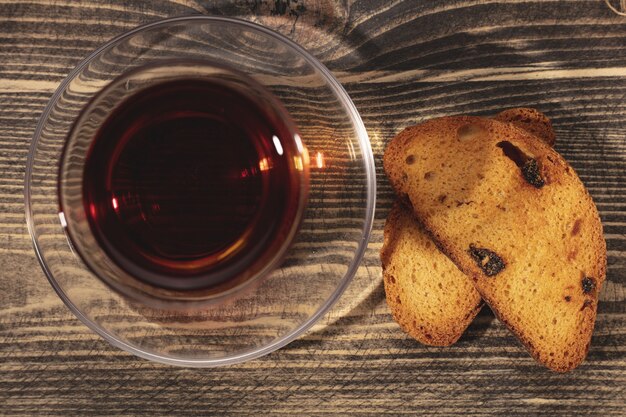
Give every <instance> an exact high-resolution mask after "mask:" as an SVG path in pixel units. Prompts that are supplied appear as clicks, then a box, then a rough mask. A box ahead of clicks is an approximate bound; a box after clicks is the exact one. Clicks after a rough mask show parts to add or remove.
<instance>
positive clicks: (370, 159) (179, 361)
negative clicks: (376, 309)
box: [24, 15, 376, 367]
mask: <svg viewBox="0 0 626 417" xmlns="http://www.w3.org/2000/svg"><path fill="white" fill-rule="evenodd" d="M202 21H205V22H215V23H226V24H233V25H240V26H242V27H244V28H245V27H247V28H250V29H252V30H256V31H259V32H261V33H263V34H265V35H268V36H269V37H272V38H274V39H276V40H277V41H278V42H281V43H283V44H286V45H287V46H289V47H290V48H292V49H294V50H295V51H296V52H297V53H298V54H300V55H301V57H302V58H303V59H304V60H305V61H306V62H307V63H308V64H309V65H311V66H312V67H314V68H315V69H316V70H317V71H319V72H320V73H321V74H322V75H323V77H324V79H325V81H326V82H328V83H329V85H330V86H331V87H332V89H333V90H334V91H335V93H336V94H337V96H338V98H339V99H340V100H341V102H342V104H343V106H344V108H345V110H346V111H347V113H348V114H349V116H350V120H351V122H352V123H353V126H354V129H355V131H356V138H357V140H358V142H359V145H360V148H361V152H362V159H363V166H364V170H365V178H366V185H367V186H366V190H365V193H366V207H365V218H364V222H363V227H362V237H361V240H360V242H359V244H358V247H357V249H356V251H355V255H354V257H353V258H352V260H351V262H350V265H348V268H347V271H346V273H345V274H344V276H343V278H342V279H341V281H340V282H339V284H338V285H337V288H336V289H335V291H334V293H333V294H332V296H331V297H329V298H328V299H327V300H325V301H324V303H322V304H321V305H320V306H319V307H318V309H317V310H316V311H315V312H314V313H313V314H312V315H311V316H310V317H309V318H308V319H307V320H306V321H305V322H304V323H302V324H301V325H300V326H298V327H296V328H294V329H293V330H291V331H290V332H288V333H286V334H285V335H282V336H281V337H279V338H277V339H276V340H274V341H273V342H271V343H269V344H267V345H265V346H262V347H260V348H255V349H252V350H248V351H245V352H242V353H238V354H236V355H233V356H229V357H226V358H218V359H195V360H191V359H183V358H176V357H170V356H165V355H160V354H156V353H152V352H148V351H145V350H143V349H141V348H138V347H137V346H134V345H132V344H130V343H127V342H125V341H123V340H120V339H119V338H118V337H116V336H115V335H114V334H113V333H111V332H110V331H108V330H106V329H104V328H102V327H101V326H99V325H98V324H97V323H95V322H94V321H92V320H91V319H90V318H89V317H87V316H86V315H85V314H84V313H83V312H82V311H81V310H80V309H79V308H78V307H77V306H76V305H75V304H74V303H73V302H72V300H71V299H70V297H69V296H68V295H67V294H66V293H65V291H64V290H63V288H61V286H60V284H59V283H58V282H57V281H56V279H55V278H54V276H53V274H52V271H51V270H50V269H49V268H48V266H47V263H46V259H45V257H44V254H43V250H42V248H41V247H40V245H39V243H38V240H37V233H36V231H35V225H34V220H33V217H34V215H33V208H32V204H31V186H30V184H31V176H32V169H33V162H34V157H35V153H36V150H37V143H38V140H37V138H39V137H40V136H41V133H42V131H43V127H44V125H45V122H46V120H47V119H48V118H49V116H50V113H51V111H52V107H53V105H54V103H55V102H56V101H57V100H58V99H59V97H60V96H61V94H62V93H63V91H64V90H65V88H66V87H67V86H68V85H69V83H70V82H71V81H72V80H73V79H74V78H75V77H76V76H77V75H78V74H79V73H80V72H81V71H82V70H83V69H84V68H85V67H86V66H87V65H88V64H89V63H90V62H91V61H92V60H93V59H94V58H95V57H96V56H98V55H99V54H101V53H102V52H104V51H106V50H107V49H109V48H111V47H112V46H114V45H115V44H117V43H119V42H120V41H123V40H124V39H126V38H129V37H131V36H133V35H136V34H137V33H140V32H142V31H146V30H148V29H152V28H155V27H159V26H166V25H169V24H173V23H185V22H190V23H191V22H202ZM24 201H25V206H26V210H25V217H26V225H27V229H28V232H29V234H30V236H31V240H32V242H33V248H34V250H35V254H36V256H37V260H38V261H39V264H40V265H41V268H42V270H43V271H44V273H45V275H46V278H47V279H48V281H49V282H50V284H51V285H52V287H53V289H54V290H55V292H56V293H57V295H58V296H59V298H61V300H62V301H63V303H64V304H65V305H66V306H67V307H68V308H69V309H70V310H71V311H72V313H73V314H74V315H75V316H76V317H77V318H78V319H79V320H80V321H82V322H83V324H85V325H86V326H87V327H88V328H90V329H91V330H92V331H94V332H95V333H96V334H98V335H99V336H101V337H102V338H103V339H105V340H106V341H107V342H109V343H110V344H111V345H113V346H115V347H117V348H120V349H122V350H125V351H127V352H129V353H131V354H133V355H135V356H138V357H141V358H144V359H147V360H151V361H155V362H160V363H163V364H168V365H176V366H186V367H215V366H223V365H232V364H236V363H241V362H245V361H248V360H252V359H256V358H259V357H261V356H264V355H266V354H268V353H271V352H273V351H275V350H277V349H280V348H281V347H283V346H285V345H287V344H288V343H290V342H291V341H293V340H294V339H296V338H297V337H298V336H300V335H301V334H303V333H304V332H306V331H307V330H308V329H310V328H311V327H312V326H313V325H314V324H315V323H316V322H317V321H318V320H319V319H320V318H321V317H322V315H324V314H325V313H326V312H327V311H328V310H329V309H330V307H331V306H332V305H333V304H334V303H335V302H336V301H337V300H338V299H339V297H340V296H341V295H342V293H343V292H344V291H345V289H346V288H347V286H348V284H349V283H350V281H351V280H352V278H353V277H354V275H355V274H356V272H357V269H358V267H359V264H360V262H361V260H362V258H363V255H364V253H365V250H366V248H367V243H368V241H369V236H370V233H371V230H372V226H373V222H374V210H375V205H376V172H375V166H374V156H373V152H372V148H371V145H370V142H369V137H368V135H367V131H366V129H365V126H364V124H363V121H362V119H361V117H360V115H359V113H358V111H357V109H356V107H355V105H354V103H353V102H352V100H351V99H350V97H349V95H348V94H347V92H346V91H345V89H344V88H343V86H342V85H341V84H340V83H339V82H338V81H337V80H336V79H335V77H334V76H333V75H332V73H331V72H330V70H328V69H327V68H326V67H325V66H324V65H323V64H322V63H321V62H319V61H318V60H317V59H316V58H315V57H313V56H312V55H311V54H310V53H309V52H307V51H306V50H305V49H304V48H303V47H301V46H300V45H298V44H297V43H295V42H294V41H292V40H291V39H289V38H287V37H285V36H283V35H281V34H280V33H278V32H276V31H274V30H272V29H269V28H267V27H265V26H262V25H260V24H258V23H254V22H250V21H247V20H243V19H238V18H231V17H221V16H220V17H217V16H203V15H198V16H181V17H174V18H168V19H162V20H158V21H155V22H151V23H148V24H144V25H141V26H138V27H136V28H134V29H131V30H129V31H127V32H124V33H122V34H120V35H118V36H116V37H114V38H112V39H111V40H109V41H108V42H106V43H105V44H103V45H101V46H100V47H98V48H97V49H96V50H94V51H93V52H92V53H91V54H89V55H88V56H87V57H85V58H84V59H83V60H81V61H80V63H79V64H78V65H77V66H76V67H75V68H74V69H73V70H72V71H71V72H70V73H69V74H68V75H67V76H66V77H65V79H64V80H63V81H62V82H61V83H60V84H59V86H58V87H57V89H56V90H55V92H54V94H53V95H52V96H51V98H50V100H49V102H48V104H47V105H46V108H45V109H44V111H43V112H42V114H41V116H40V118H39V121H38V123H37V126H36V128H35V132H34V134H33V141H32V143H31V146H30V149H29V153H28V157H27V165H26V174H25V184H24Z"/></svg>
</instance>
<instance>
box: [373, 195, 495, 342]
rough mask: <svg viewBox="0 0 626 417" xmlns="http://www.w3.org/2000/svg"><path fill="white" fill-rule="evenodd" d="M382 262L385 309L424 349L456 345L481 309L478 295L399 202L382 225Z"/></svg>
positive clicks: (469, 282)
mask: <svg viewBox="0 0 626 417" xmlns="http://www.w3.org/2000/svg"><path fill="white" fill-rule="evenodd" d="M380 258H381V261H382V265H383V280H384V283H385V294H386V296H387V305H388V306H389V308H390V310H391V313H392V315H393V318H394V320H395V321H396V322H397V323H398V324H399V325H400V327H402V329H403V330H404V331H405V332H407V333H408V334H409V335H411V336H412V337H413V338H415V339H417V340H418V341H419V342H421V343H424V344H427V345H433V346H448V345H451V344H453V343H454V342H456V341H457V340H458V339H459V337H461V335H462V334H463V332H464V331H465V329H466V328H467V326H468V325H469V324H470V323H471V321H472V320H473V319H474V317H475V316H476V314H478V312H479V311H480V308H481V307H482V305H483V302H482V299H481V298H480V294H479V293H478V291H476V290H475V289H474V286H473V284H472V282H471V280H470V279H469V278H468V277H467V276H466V275H465V274H463V273H462V272H461V271H460V270H459V269H458V268H457V267H456V265H455V264H454V263H453V262H452V261H451V260H450V259H449V258H448V257H447V256H446V255H444V254H443V253H442V252H441V251H440V250H439V249H438V248H437V246H436V245H435V244H434V243H433V241H432V240H431V239H430V237H429V236H428V234H427V233H426V232H425V231H424V229H423V228H422V227H421V226H420V224H419V223H418V222H417V220H415V217H414V216H413V213H412V212H411V210H409V209H407V208H405V207H403V206H402V204H401V203H399V202H397V201H396V203H395V204H394V206H393V208H392V209H391V212H390V213H389V216H388V217H387V221H386V223H385V231H384V243H383V247H382V249H381V252H380Z"/></svg>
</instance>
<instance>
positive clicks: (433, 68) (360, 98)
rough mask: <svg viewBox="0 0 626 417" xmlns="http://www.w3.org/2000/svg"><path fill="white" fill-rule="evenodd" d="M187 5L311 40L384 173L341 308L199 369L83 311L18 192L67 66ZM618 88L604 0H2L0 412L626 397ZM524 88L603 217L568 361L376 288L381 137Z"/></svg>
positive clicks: (347, 407)
mask: <svg viewBox="0 0 626 417" xmlns="http://www.w3.org/2000/svg"><path fill="white" fill-rule="evenodd" d="M192 13H193V14H198V13H202V14H215V15H228V16H240V17H244V18H248V19H252V20H255V21H258V22H261V23H263V24H266V25H268V26H270V27H273V28H275V29H277V30H279V31H280V32H282V33H284V34H287V35H288V36H290V37H291V38H293V39H294V40H296V41H297V42H300V43H301V44H302V45H304V46H305V47H307V48H309V49H310V50H311V51H312V52H313V53H314V54H315V55H316V56H317V57H318V58H319V59H320V60H321V61H323V62H324V63H325V64H326V65H327V66H328V67H329V68H330V69H331V70H332V71H333V72H334V73H335V74H336V75H337V76H338V78H339V79H340V81H342V82H343V83H344V85H345V87H346V89H347V90H348V92H349V93H350V95H351V96H352V98H353V100H354V102H355V104H356V106H357V107H358V109H359V111H360V112H361V115H362V117H363V119H364V121H365V124H366V126H367V128H368V131H369V133H370V136H371V140H372V147H373V150H374V154H375V156H376V163H377V165H378V166H377V169H378V180H379V194H378V197H379V201H378V204H377V213H376V221H375V224H374V231H373V235H372V239H371V242H370V245H369V249H368V251H367V254H366V257H365V259H364V261H363V264H362V268H361V269H360V270H359V273H358V274H357V277H356V278H355V280H354V282H353V283H352V284H351V285H350V287H349V289H348V291H347V292H346V294H345V295H344V297H343V298H342V299H341V301H340V302H339V303H338V304H337V305H336V306H335V307H334V308H333V309H332V311H331V312H330V313H329V314H327V315H326V316H325V317H324V318H323V319H322V320H321V322H320V323H319V324H318V325H317V326H316V327H315V328H314V329H313V330H312V331H310V332H309V333H307V335H306V336H304V337H302V338H301V339H299V340H297V341H295V342H293V343H291V344H290V345H288V346H287V347H286V348H284V349H281V350H279V351H277V352H275V353H272V354H270V355H268V356H266V357H264V358H262V359H259V360H255V361H252V362H249V363H245V364H241V365H238V366H232V367H228V368H218V369H204V370H198V369H182V368H173V367H169V366H165V365H160V364H155V363H151V362H148V361H145V360H142V359H138V358H135V357H133V356H131V355H130V354H127V353H125V352H123V351H120V350H118V349H116V348H114V347H112V346H110V345H109V344H107V343H106V342H105V341H103V340H102V339H101V338H100V337H98V336H96V335H95V334H94V333H93V332H91V331H90V330H89V329H88V328H87V327H85V326H84V325H83V324H82V323H81V322H79V320H77V319H76V318H75V317H74V316H73V315H72V314H71V313H70V311H69V310H68V309H67V308H66V307H65V306H64V305H63V303H62V302H61V301H60V300H59V298H58V297H57V296H56V294H55V293H54V291H53V290H52V288H51V287H50V285H49V284H48V283H47V281H46V279H45V276H44V274H43V273H42V271H41V269H40V267H39V265H38V263H37V260H36V258H35V255H34V252H33V249H32V246H31V241H30V237H29V235H28V232H27V230H26V226H25V219H24V204H23V177H24V170H25V162H26V156H27V153H28V148H29V144H30V141H31V136H32V134H33V130H34V128H35V124H36V122H37V120H38V117H39V115H40V114H41V112H42V110H43V108H44V106H45V105H46V102H47V101H48V99H49V98H50V96H51V94H52V92H53V91H54V90H55V88H56V87H57V86H58V84H59V83H60V82H61V80H62V79H63V78H64V77H65V75H66V74H67V73H68V72H69V71H70V70H71V69H72V68H73V67H74V66H75V65H76V64H77V63H78V62H79V60H80V59H82V58H83V57H84V56H85V55H87V54H88V53H89V52H90V51H92V50H93V49H95V48H96V47H97V46H98V45H100V44H102V43H103V42H105V41H106V40H108V39H109V38H111V37H113V36H115V35H117V34H120V33H122V32H124V31H126V30H128V29H130V28H132V27H134V26H137V25H139V24H142V23H146V22H150V21H154V20H157V19H160V18H164V17H169V16H176V15H184V14H192ZM625 94H626V17H620V16H618V15H616V14H615V13H613V12H612V11H610V10H609V8H608V7H607V6H606V5H605V4H604V3H603V2H602V1H599V0H598V1H583V2H577V1H564V2H558V1H550V2H547V1H531V2H520V1H511V2H474V1H467V2H466V1H445V2H421V1H414V0H404V1H403V0H396V1H376V0H346V1H342V2H333V1H331V0H276V1H270V0H238V1H221V0H216V1H208V0H206V1H193V0H171V1H155V2H151V1H136V2H121V1H120V2H113V1H102V2H87V1H83V2H75V1H69V0H55V1H38V0H33V1H25V2H18V1H2V2H0V119H1V124H0V167H1V169H2V176H1V177H0V414H2V415H25V416H26V415H29V416H30V415H39V414H41V415H59V416H68V415H106V416H110V415H199V416H200V415H202V416H204V415H242V414H253V415H263V414H270V415H279V414H290V413H293V414H300V415H329V414H335V415H380V414H383V413H388V414H392V415H399V414H414V413H415V414H417V413H424V414H429V415H430V414H462V415H479V414H495V415H504V414H506V415H538V414H545V415H551V416H554V415H563V416H570V415H575V414H580V415H603V416H610V415H611V416H617V415H626V391H625V386H626V346H625V345H626V104H625V101H624V97H625ZM514 106H533V107H537V108H539V109H540V110H542V111H544V112H545V113H547V114H548V115H549V117H550V118H551V119H552V121H553V123H554V127H555V129H556V132H557V135H558V145H557V149H558V150H559V151H560V152H561V153H562V154H563V155H564V156H565V158H566V159H567V160H568V161H569V162H570V163H571V164H572V165H573V166H574V167H575V168H576V170H577V171H578V173H579V175H580V177H581V178H582V180H583V181H584V182H585V184H586V185H587V186H588V188H589V191H590V192H591V194H592V196H593V198H594V199H595V201H596V203H597V205H598V208H599V210H600V213H601V216H602V219H603V222H604V228H605V235H606V240H607V244H608V254H609V258H608V276H607V281H606V284H605V285H604V288H603V289H602V293H601V296H600V298H601V303H600V305H599V308H598V310H599V315H598V319H597V324H596V330H595V333H594V337H593V341H592V345H591V350H590V352H589V356H588V358H587V360H586V362H585V363H584V364H583V365H582V366H580V368H578V369H577V370H575V371H573V372H571V373H569V374H565V375H561V374H556V373H552V372H550V371H548V370H546V369H544V368H542V367H540V366H538V365H536V364H535V362H534V361H533V360H532V359H531V358H530V357H529V356H528V355H527V354H526V352H525V351H524V350H523V348H522V347H521V345H520V344H519V343H518V342H517V341H516V340H515V338H514V337H513V336H511V334H510V333H509V332H508V331H507V330H506V329H505V328H504V326H503V325H502V324H501V323H499V322H498V321H497V320H494V318H493V316H492V314H491V313H490V312H489V311H487V309H485V310H484V311H483V312H481V314H480V315H479V316H478V317H477V318H476V320H475V321H474V323H473V324H472V325H471V326H470V328H469V329H468V330H467V332H466V334H465V335H464V336H463V338H462V339H461V340H460V341H459V342H458V343H457V344H456V345H455V346H453V347H450V348H433V347H426V346H422V345H420V344H418V343H417V342H415V341H413V340H412V339H410V338H409V337H407V336H406V335H405V334H404V333H403V332H402V331H401V330H400V329H399V327H398V326H397V325H396V324H395V323H394V322H393V320H392V319H391V316H390V314H389V311H388V308H387V306H386V304H385V302H384V292H383V287H382V279H381V268H380V262H379V259H378V251H379V249H380V246H381V241H382V227H383V223H384V219H385V217H386V214H387V212H388V210H389V207H390V205H391V201H392V192H391V189H390V187H389V185H388V183H387V182H386V180H385V178H384V176H383V175H382V170H381V166H382V164H381V158H382V154H383V149H384V146H385V144H386V143H387V142H388V141H389V140H390V139H391V137H393V135H394V134H395V133H396V132H398V131H399V130H400V129H402V128H403V127H405V126H407V125H409V124H412V123H414V122H417V121H421V120H424V119H427V118H430V117H435V116H442V115H450V114H457V113H468V114H485V115H488V114H494V113H495V112H497V111H498V110H500V109H503V108H507V107H514Z"/></svg>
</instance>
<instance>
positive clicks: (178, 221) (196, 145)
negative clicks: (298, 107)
mask: <svg viewBox="0 0 626 417" xmlns="http://www.w3.org/2000/svg"><path fill="white" fill-rule="evenodd" d="M277 114H278V116H277ZM294 134H295V132H294V131H293V128H292V127H291V126H290V125H289V123H287V122H286V120H285V119H284V118H282V117H280V113H276V112H275V111H270V109H269V108H268V107H267V102H265V101H264V100H262V99H259V98H258V97H256V96H253V95H250V94H247V93H246V92H245V91H244V90H240V89H236V88H233V87H232V86H230V85H228V84H227V83H224V82H222V81H219V80H217V79H215V80H214V79H210V78H208V79H185V80H177V81H170V82H167V83H161V84H158V85H154V86H152V87H149V88H147V89H145V90H142V91H141V92H140V93H138V94H136V95H134V96H131V97H130V98H128V99H127V100H126V101H125V102H123V103H122V104H120V105H119V106H118V107H117V108H116V110H115V111H114V112H113V113H112V114H111V115H110V116H109V117H108V118H107V120H106V121H105V123H104V124H103V126H102V127H101V128H100V129H99V131H98V134H97V136H96V138H95V140H94V141H93V143H92V145H91V148H90V150H89V152H88V156H87V160H86V164H85V171H84V178H83V203H84V206H85V212H86V213H87V217H88V221H89V224H90V227H91V230H92V232H93V234H94V236H95V237H96V240H97V241H98V243H99V245H100V246H101V247H102V248H103V249H104V251H105V252H106V253H107V255H108V256H109V257H110V258H111V259H112V260H113V261H114V262H115V263H116V264H117V265H118V266H119V267H121V268H122V269H123V270H125V271H126V272H128V273H129V274H130V275H132V276H133V277H135V278H137V279H140V280H142V281H144V282H145V283H148V284H152V285H156V286H158V287H163V288H170V289H182V290H186V289H201V288H207V287H211V286H214V285H217V284H221V283H223V282H225V281H228V280H229V279H234V278H235V277H241V276H242V274H243V275H245V271H250V270H252V269H254V268H258V267H259V265H260V264H262V263H263V262H265V261H266V260H267V258H271V257H272V256H273V254H272V253H271V252H272V251H274V250H276V249H275V248H276V247H278V246H280V245H279V244H278V243H280V242H279V241H280V240H281V239H285V236H286V234H287V233H288V230H290V229H291V226H292V224H293V222H294V221H295V219H296V217H297V214H296V213H297V212H298V207H299V202H300V196H301V194H300V193H301V184H300V180H299V174H300V173H299V172H298V166H297V164H294V157H295V158H297V155H299V154H298V152H297V149H293V148H294V147H295V145H293V144H294V139H293V136H294ZM300 168H301V166H300Z"/></svg>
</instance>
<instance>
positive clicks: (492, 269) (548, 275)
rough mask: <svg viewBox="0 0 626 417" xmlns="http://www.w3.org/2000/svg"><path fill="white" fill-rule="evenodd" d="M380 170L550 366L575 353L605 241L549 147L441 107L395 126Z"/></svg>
mask: <svg viewBox="0 0 626 417" xmlns="http://www.w3.org/2000/svg"><path fill="white" fill-rule="evenodd" d="M384 169H385V172H386V173H387V175H388V176H389V179H390V181H391V183H392V185H393V187H394V189H395V190H396V192H397V193H398V195H399V196H401V198H406V199H408V201H410V203H411V205H412V208H413V211H414V214H415V215H416V216H417V218H418V219H419V220H420V221H421V222H422V224H423V225H424V227H425V228H426V229H427V230H428V231H429V232H430V234H431V235H432V237H433V239H434V240H435V241H436V242H437V243H438V245H439V246H440V247H441V248H442V249H443V251H444V252H445V253H446V254H447V255H448V256H449V257H450V258H451V259H452V260H453V261H454V263H455V264H456V265H457V266H458V267H459V268H460V269H461V270H462V271H463V272H464V273H465V274H467V275H468V276H470V277H471V278H472V279H473V280H474V285H475V287H476V289H478V291H479V292H480V294H481V295H482V297H483V299H484V300H485V301H486V302H487V303H488V304H489V305H490V306H491V308H492V310H493V311H494V313H495V314H496V315H497V316H498V317H499V318H500V320H501V321H502V322H504V323H505V324H506V325H507V326H508V327H509V328H510V329H511V330H512V331H513V333H514V334H516V335H517V336H518V337H519V339H520V340H521V341H522V343H523V344H524V345H525V346H526V347H527V348H528V349H529V350H530V352H531V354H532V355H533V357H534V358H535V359H536V360H538V361H539V362H540V363H542V364H544V365H545V366H547V367H549V368H551V369H553V370H556V371H568V370H570V369H573V368H575V367H576V366H577V365H578V364H580V363H581V362H582V360H583V359H584V357H585V356H586V353H587V350H588V348H589V342H590V339H591V333H592V331H593V325H594V322H595V316H596V308H597V300H598V293H599V291H600V287H601V285H602V283H603V281H604V278H605V271H606V244H605V241H604V238H603V235H602V225H601V223H600V219H599V216H598V212H597V210H596V207H595V205H594V204H593V201H592V200H591V197H590V196H589V194H588V193H587V191H586V189H585V188H584V186H583V184H582V183H581V181H580V179H579V178H578V176H577V175H576V173H575V172H574V170H573V169H572V168H571V167H570V166H569V164H567V162H566V161H565V160H564V159H563V158H562V157H561V156H560V155H559V154H558V153H556V152H555V151H554V150H553V149H551V148H550V147H549V146H548V145H546V144H545V143H542V142H540V141H537V140H536V137H535V136H533V135H531V134H529V133H527V132H525V131H523V130H521V129H517V128H512V127H511V125H510V124H508V123H503V122H499V121H494V120H489V119H483V118H478V117H469V116H460V117H446V118H441V119H436V120H431V121H429V122H426V123H423V124H421V125H418V126H413V127H410V128H407V129H405V130H404V131H403V132H401V133H400V134H399V135H398V136H396V137H395V138H394V139H393V140H392V141H391V142H390V144H389V145H388V147H387V150H386V151H385V156H384Z"/></svg>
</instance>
